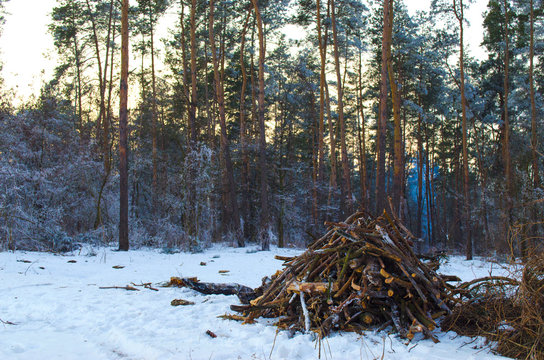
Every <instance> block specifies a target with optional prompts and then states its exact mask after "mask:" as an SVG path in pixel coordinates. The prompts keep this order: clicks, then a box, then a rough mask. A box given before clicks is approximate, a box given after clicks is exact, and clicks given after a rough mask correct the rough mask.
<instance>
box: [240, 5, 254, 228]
mask: <svg viewBox="0 0 544 360" xmlns="http://www.w3.org/2000/svg"><path fill="white" fill-rule="evenodd" d="M251 10H252V9H251V8H250V9H249V10H248V13H247V17H246V20H245V22H244V29H243V30H242V40H241V44H240V69H241V71H242V89H241V91H240V146H241V148H242V202H241V204H240V205H241V211H240V212H241V215H242V219H243V221H244V226H243V229H242V233H243V235H244V238H246V237H248V236H249V231H248V225H249V154H248V151H247V139H246V137H247V121H246V107H245V100H246V89H247V71H246V66H245V61H244V54H245V44H246V33H247V29H248V26H249V19H250V17H251Z"/></svg>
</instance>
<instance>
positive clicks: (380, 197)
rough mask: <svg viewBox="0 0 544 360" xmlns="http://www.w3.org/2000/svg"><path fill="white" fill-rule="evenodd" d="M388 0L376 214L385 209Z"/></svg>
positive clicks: (387, 4) (386, 3) (387, 6)
mask: <svg viewBox="0 0 544 360" xmlns="http://www.w3.org/2000/svg"><path fill="white" fill-rule="evenodd" d="M390 6H391V3H390V0H384V1H383V36H382V68H381V85H380V111H379V113H378V127H377V134H376V163H377V164H376V214H381V213H382V212H383V211H384V210H385V205H386V198H385V197H386V194H385V131H386V126H385V125H386V120H387V54H388V52H389V51H390V50H389V49H391V38H392V30H393V29H392V26H391V24H390V15H389V11H390Z"/></svg>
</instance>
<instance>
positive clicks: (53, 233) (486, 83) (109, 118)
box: [0, 0, 544, 258]
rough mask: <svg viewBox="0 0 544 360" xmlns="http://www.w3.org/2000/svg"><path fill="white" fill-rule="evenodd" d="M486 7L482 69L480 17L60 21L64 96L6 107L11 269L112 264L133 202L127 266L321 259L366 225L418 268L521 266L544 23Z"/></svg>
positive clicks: (79, 2) (230, 5)
mask: <svg viewBox="0 0 544 360" xmlns="http://www.w3.org/2000/svg"><path fill="white" fill-rule="evenodd" d="M482 1H486V2H487V8H486V12H485V14H484V39H483V42H482V44H481V46H482V47H483V49H484V50H485V56H484V57H482V58H474V57H472V56H471V55H470V53H468V52H467V51H466V49H467V39H469V38H470V34H467V32H466V28H467V20H466V14H467V13H468V12H470V11H471V6H472V1H470V0H464V1H463V0H433V1H432V2H431V6H430V8H429V10H428V11H426V12H417V13H416V14H411V13H410V12H408V10H407V7H406V2H405V1H403V0H396V1H395V0H383V1H378V0H280V1H269V0H240V1H226V0H223V1H214V0H137V1H136V0H132V1H130V2H129V1H126V0H124V1H122V2H121V1H114V0H57V1H56V4H55V7H54V9H53V10H52V12H51V18H50V25H49V31H50V34H51V36H52V37H53V39H54V45H55V50H56V51H57V53H58V59H59V62H58V64H57V66H56V69H55V72H54V76H53V77H52V78H51V79H48V80H47V82H46V83H44V84H43V86H42V88H41V91H40V94H39V96H37V97H36V98H35V99H28V100H27V101H25V102H24V103H23V105H20V106H17V107H15V106H14V105H13V103H12V96H11V93H10V92H9V90H8V89H3V91H2V98H1V100H2V101H1V102H0V187H1V191H0V248H1V249H3V250H5V249H15V248H17V249H40V250H53V251H64V250H69V249H73V248H74V247H75V246H78V245H79V244H81V243H91V244H97V245H98V244H102V245H104V244H110V243H115V242H116V241H117V238H118V232H119V222H120V220H122V218H121V219H120V213H121V214H122V213H123V210H122V209H123V201H121V202H120V201H119V197H120V185H122V186H121V189H123V188H125V192H126V199H125V201H126V202H127V205H128V208H126V209H127V211H128V212H127V214H126V216H127V219H128V220H127V224H126V225H127V226H128V239H129V240H130V244H131V246H152V247H161V248H168V249H171V248H180V249H184V250H192V251H198V250H200V249H202V248H204V247H206V246H209V245H210V244H212V243H217V242H221V243H228V244H232V245H235V246H245V245H246V244H247V243H259V244H260V245H261V246H262V248H263V249H268V248H269V246H270V245H271V244H272V245H277V246H279V247H284V246H305V245H306V244H307V243H309V242H310V241H312V240H313V239H315V238H317V237H319V234H321V233H323V231H324V230H325V228H326V227H325V225H324V224H325V222H326V221H339V220H341V219H344V218H346V217H347V216H349V215H350V214H352V213H353V212H354V211H356V210H357V209H363V210H365V211H367V212H369V213H373V214H375V215H381V213H382V212H383V211H384V210H385V211H387V212H389V213H391V214H394V216H395V217H397V218H399V219H400V220H401V221H402V222H403V223H404V224H405V225H406V227H407V228H408V229H409V230H410V231H411V232H412V233H413V234H414V235H415V236H416V237H418V238H420V242H419V243H418V244H417V245H416V246H417V248H418V250H419V251H421V252H425V251H431V250H436V249H444V250H448V251H454V252H464V253H465V254H466V256H467V258H471V257H472V256H473V254H507V253H508V254H514V255H524V254H525V253H526V252H527V251H528V249H531V248H533V247H535V246H541V245H542V240H541V235H540V234H541V233H542V224H541V223H542V214H543V211H544V208H543V203H544V201H542V200H541V199H543V198H544V193H543V189H542V181H541V171H542V167H543V166H542V165H543V164H542V160H543V155H542V154H543V153H544V149H543V144H542V141H541V139H542V135H543V134H544V130H543V125H544V124H543V122H542V115H543V111H542V109H543V98H542V95H543V90H544V57H543V52H542V49H543V34H544V26H543V25H544V24H543V21H542V20H543V16H542V15H543V4H542V2H541V1H539V0H489V1H487V0H482ZM4 3H5V1H0V7H2V8H3V5H4ZM122 5H125V6H127V7H126V9H125V10H126V16H127V17H126V18H123V17H122V14H123V11H122V10H123V8H122ZM172 15H174V16H175V18H176V21H174V22H172V23H171V24H169V31H168V35H167V36H165V37H162V36H161V37H159V36H158V35H157V32H158V28H159V27H160V26H161V25H163V24H164V22H165V21H166V19H167V18H172ZM123 25H124V26H126V28H125V27H123ZM286 26H290V27H291V28H294V29H297V31H299V32H300V34H301V39H299V40H292V39H291V40H290V39H288V38H287V37H286V36H285V31H284V29H285V27H286ZM124 29H126V31H128V32H126V36H127V37H126V41H128V43H129V44H130V47H129V48H128V47H127V48H126V49H127V50H126V51H129V50H128V49H130V54H128V53H127V54H125V55H124V56H125V58H124V59H128V61H129V65H128V66H129V67H128V70H127V73H126V76H128V82H127V83H126V84H127V88H128V96H129V98H128V99H129V100H128V112H126V111H125V113H123V106H119V105H120V100H119V99H120V95H122V91H121V89H122V88H123V87H122V86H121V87H120V83H123V79H124V78H123V76H122V75H123V72H122V66H121V65H122V59H123V51H122V50H123V49H124V47H123V46H122V43H123V42H122V35H123V33H124V32H123V30H124ZM126 44H127V43H126ZM123 114H125V115H126V120H127V127H126V132H125V133H123V130H122V129H123V126H124V125H123V124H124V119H125V117H124V116H125V115H123ZM120 129H121V130H122V131H121V133H120V132H119V130H120ZM123 134H126V135H127V137H126V142H124V141H123V139H124V135H123ZM120 149H121V151H119V150H120ZM123 149H124V150H123ZM120 154H121V156H120ZM123 154H126V156H127V162H126V166H125V165H122V166H121V167H120V160H123V159H124V157H123ZM121 164H124V163H123V161H121ZM124 169H126V175H128V177H126V178H125V177H123V176H122V175H123V174H124V173H125V172H124ZM124 179H126V184H125V182H124V181H125V180H124ZM122 193H123V191H122V190H121V194H122ZM121 223H123V221H121Z"/></svg>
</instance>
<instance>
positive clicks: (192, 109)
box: [189, 0, 197, 145]
mask: <svg viewBox="0 0 544 360" xmlns="http://www.w3.org/2000/svg"><path fill="white" fill-rule="evenodd" d="M196 5H197V4H196V0H191V102H190V105H189V133H190V139H191V141H190V142H191V145H194V144H195V143H196V140H197V138H196V136H197V131H196V105H197V97H196V96H197V90H196V85H197V76H196V72H197V70H196V55H197V54H196Z"/></svg>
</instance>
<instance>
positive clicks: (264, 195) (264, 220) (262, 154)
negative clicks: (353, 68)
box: [251, 0, 270, 250]
mask: <svg viewBox="0 0 544 360" xmlns="http://www.w3.org/2000/svg"><path fill="white" fill-rule="evenodd" d="M251 2H252V3H253V9H254V10H255V19H256V21H257V32H258V37H259V112H258V115H259V116H258V117H259V127H260V135H259V167H260V171H261V235H262V249H263V250H269V249H270V239H269V236H268V229H269V226H270V224H269V210H268V174H267V166H268V164H267V161H266V125H265V122H264V112H265V103H264V60H265V55H266V49H265V44H264V30H263V22H262V19H261V12H260V10H259V4H258V1H257V0H251Z"/></svg>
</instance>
